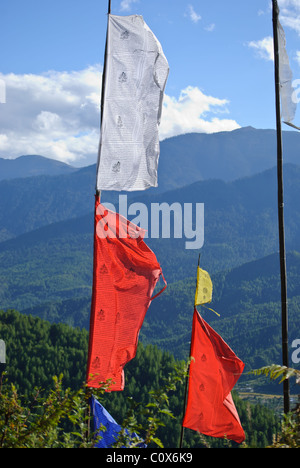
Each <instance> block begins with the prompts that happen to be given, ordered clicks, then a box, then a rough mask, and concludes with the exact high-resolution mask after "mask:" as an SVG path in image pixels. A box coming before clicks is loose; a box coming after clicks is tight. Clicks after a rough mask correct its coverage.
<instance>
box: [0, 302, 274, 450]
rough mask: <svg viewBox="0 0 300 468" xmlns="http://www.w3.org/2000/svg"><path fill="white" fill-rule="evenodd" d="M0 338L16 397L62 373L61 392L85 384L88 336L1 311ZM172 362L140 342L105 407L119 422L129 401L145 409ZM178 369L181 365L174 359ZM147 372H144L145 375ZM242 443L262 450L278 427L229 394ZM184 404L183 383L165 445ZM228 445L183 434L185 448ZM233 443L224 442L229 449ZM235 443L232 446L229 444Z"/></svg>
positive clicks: (174, 441)
mask: <svg viewBox="0 0 300 468" xmlns="http://www.w3.org/2000/svg"><path fill="white" fill-rule="evenodd" d="M0 336H1V337H2V338H3V339H4V340H5V341H6V344H7V372H8V378H9V380H10V381H11V382H13V383H14V384H15V385H16V386H17V388H18V390H19V392H20V393H27V394H29V393H30V392H31V391H33V388H34V387H35V386H38V387H41V388H43V389H45V388H49V387H50V386H51V382H52V377H53V376H54V375H59V374H60V373H63V375H64V380H63V382H64V386H65V388H67V387H71V388H73V389H76V388H79V387H80V386H81V385H82V383H83V382H84V380H85V370H86V356H87V345H88V333H87V331H85V330H79V329H74V328H72V327H68V326H67V325H62V324H52V325H51V324H50V323H49V322H47V321H43V320H41V319H39V318H33V317H30V316H25V315H23V314H20V313H18V312H16V311H8V312H3V311H0ZM175 364H176V361H175V359H174V357H173V356H172V355H171V354H169V353H167V352H162V351H161V350H159V348H157V347H156V346H153V345H148V346H143V345H142V344H141V343H139V347H138V352H137V356H136V357H135V359H134V360H132V361H131V362H130V363H129V364H128V365H127V366H126V368H125V380H126V383H125V390H124V391H123V392H114V393H108V394H107V395H106V396H105V399H104V402H103V404H104V406H105V407H106V409H107V410H108V411H109V412H110V413H111V414H112V415H113V417H114V418H115V419H116V420H117V421H118V422H119V423H122V421H123V419H124V418H125V416H126V413H127V411H128V409H129V404H130V403H129V400H128V397H130V398H133V399H134V400H135V401H136V402H138V403H141V404H142V405H146V404H147V403H148V401H149V400H148V396H149V395H148V393H149V391H150V390H151V389H157V388H158V387H159V386H161V385H162V384H163V378H164V377H166V376H167V375H168V373H170V372H171V371H172V370H173V369H174V366H175ZM177 365H180V363H179V362H178V361H177ZM145 369H147V372H145ZM234 399H235V403H236V407H237V410H238V412H239V415H240V418H241V422H242V425H243V428H244V430H245V432H246V443H247V445H248V446H250V447H251V446H252V447H265V446H266V445H268V444H271V443H272V438H273V435H274V434H276V433H277V432H278V431H279V429H280V425H279V420H278V418H276V417H275V415H274V414H273V413H272V411H270V410H268V409H267V408H264V407H261V406H254V405H251V404H249V403H247V402H245V401H242V400H240V399H239V398H238V396H237V395H234ZM183 401H184V385H181V386H179V387H178V391H176V392H175V393H173V394H172V395H171V396H170V410H171V411H172V412H173V414H174V416H175V417H176V419H175V420H173V419H168V418H167V417H166V418H165V424H166V426H165V427H163V428H162V429H161V430H159V432H158V436H159V437H160V439H161V440H162V442H163V444H164V446H165V447H175V448H176V447H178V441H179V436H180V427H181V420H182V411H183ZM207 444H208V445H210V446H211V447H222V446H227V445H228V442H224V441H222V440H221V439H212V438H208V437H204V436H203V437H199V435H197V433H195V432H194V431H190V430H186V433H185V447H203V446H205V445H207ZM231 445H232V444H231V443H229V446H231ZM234 445H235V444H234V443H233V446H234Z"/></svg>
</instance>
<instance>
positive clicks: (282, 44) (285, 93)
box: [278, 21, 297, 123]
mask: <svg viewBox="0 0 300 468" xmlns="http://www.w3.org/2000/svg"><path fill="white" fill-rule="evenodd" d="M278 49H279V76H280V95H281V117H282V120H284V121H285V122H286V123H291V122H292V121H293V120H294V118H295V114H296V109H297V103H296V101H295V99H293V93H294V88H293V86H292V81H293V73H292V70H291V68H290V61H289V57H288V54H287V51H286V38H285V33H284V30H283V27H282V26H281V24H280V22H279V21H278Z"/></svg>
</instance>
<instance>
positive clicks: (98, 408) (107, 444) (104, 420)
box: [90, 395, 147, 448]
mask: <svg viewBox="0 0 300 468" xmlns="http://www.w3.org/2000/svg"><path fill="white" fill-rule="evenodd" d="M90 407H91V411H92V415H93V422H94V432H95V436H96V437H98V438H99V441H98V442H97V443H96V445H95V447H96V448H111V446H112V445H114V444H115V443H116V441H117V440H118V436H119V433H120V431H121V429H122V428H121V426H120V425H119V424H118V423H117V422H116V421H115V420H114V418H113V417H112V416H111V415H110V414H109V412H108V411H107V410H106V409H105V408H104V406H102V405H101V403H99V401H98V400H97V399H96V398H95V397H94V395H92V397H91V398H90ZM126 433H127V434H128V437H129V438H130V439H132V443H134V439H140V438H139V437H138V435H137V434H136V433H135V432H133V433H132V434H130V433H129V432H128V430H126ZM100 437H101V438H100ZM140 440H141V439H140ZM138 447H139V448H146V447H147V445H146V444H144V442H143V441H141V442H138Z"/></svg>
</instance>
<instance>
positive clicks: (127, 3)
mask: <svg viewBox="0 0 300 468" xmlns="http://www.w3.org/2000/svg"><path fill="white" fill-rule="evenodd" d="M138 2H139V0H122V2H121V5H120V10H121V11H129V10H130V9H131V6H132V4H133V3H138Z"/></svg>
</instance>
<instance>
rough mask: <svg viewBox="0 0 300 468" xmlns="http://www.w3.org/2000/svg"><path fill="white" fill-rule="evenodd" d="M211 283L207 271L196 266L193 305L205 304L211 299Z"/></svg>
mask: <svg viewBox="0 0 300 468" xmlns="http://www.w3.org/2000/svg"><path fill="white" fill-rule="evenodd" d="M212 292H213V285H212V281H211V279H210V276H209V274H208V273H207V271H205V270H202V268H200V267H199V266H198V269H197V287H196V294H195V306H197V305H202V304H206V303H208V302H211V300H212Z"/></svg>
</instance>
